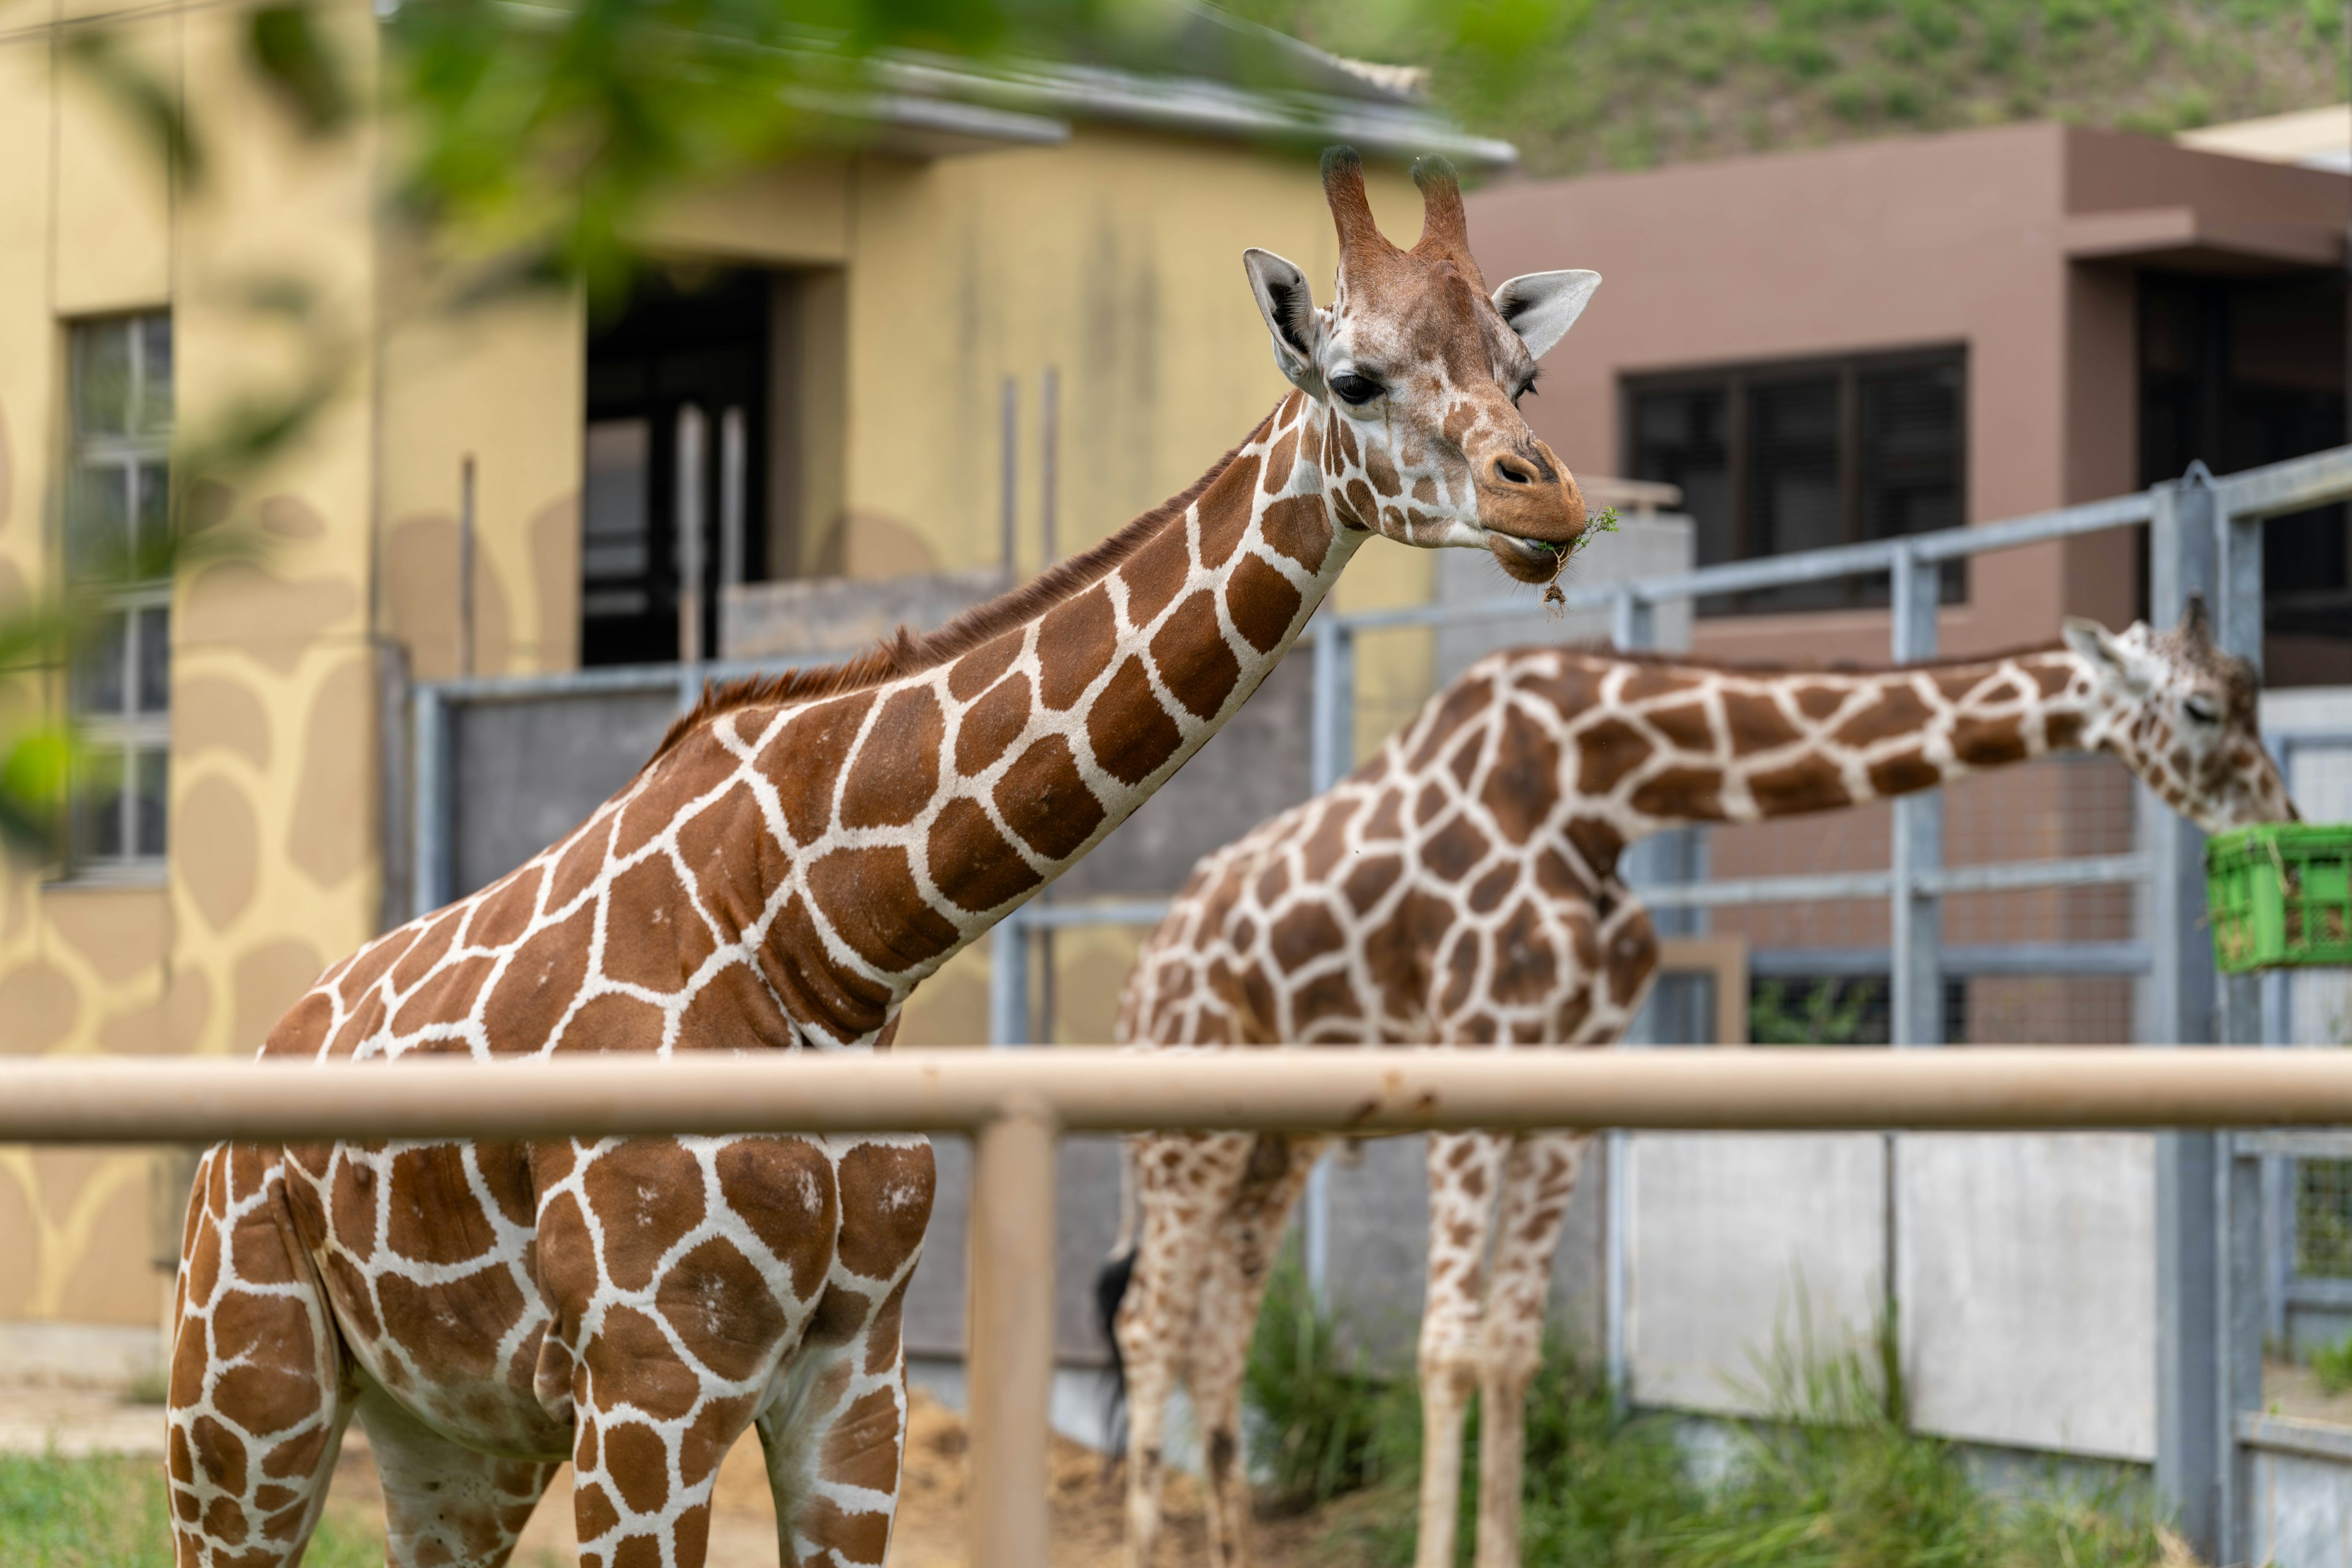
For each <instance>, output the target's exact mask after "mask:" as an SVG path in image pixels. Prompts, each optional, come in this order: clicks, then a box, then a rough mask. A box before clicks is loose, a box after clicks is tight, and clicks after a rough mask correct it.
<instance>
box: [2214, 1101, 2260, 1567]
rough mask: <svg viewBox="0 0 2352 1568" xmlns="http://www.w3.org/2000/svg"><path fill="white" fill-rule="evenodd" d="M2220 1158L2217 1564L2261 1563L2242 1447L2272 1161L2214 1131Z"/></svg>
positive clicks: (2254, 1405)
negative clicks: (2234, 1146) (2238, 1148)
mask: <svg viewBox="0 0 2352 1568" xmlns="http://www.w3.org/2000/svg"><path fill="white" fill-rule="evenodd" d="M2206 1136H2207V1137H2209V1138H2212V1139H2214V1140H2215V1141H2216V1142H2217V1144H2218V1145H2219V1148H2220V1151H2221V1158H2220V1161H2219V1166H2218V1169H2217V1171H2216V1175H2217V1177H2218V1178H2219V1186H2218V1188H2217V1190H2216V1191H2215V1194H2214V1205H2215V1208H2216V1209H2217V1211H2218V1212H2219V1215H2220V1216H2221V1249H2220V1250H2221V1265H2222V1268H2221V1303H2220V1306H2219V1308H2218V1310H2217V1311H2216V1313H2215V1317H2216V1320H2217V1322H2218V1326H2219V1328H2220V1331H2221V1352H2220V1355H2219V1357H2218V1362H2219V1377H2220V1382H2221V1399H2220V1400H2219V1401H2218V1403H2219V1405H2220V1406H2221V1409H2220V1412H2219V1415H2220V1422H2219V1426H2218V1427H2217V1429H2216V1430H2215V1432H2214V1434H2213V1442H2214V1447H2215V1448H2216V1449H2217V1451H2218V1452H2219V1453H2220V1454H2221V1457H2222V1463H2221V1467H2220V1468H2221V1509H2220V1512H2221V1520H2220V1542H2221V1552H2219V1554H2218V1555H2217V1556H2216V1557H2215V1558H2213V1559H2212V1561H2216V1562H2224V1563H2252V1562H2253V1561H2255V1558H2254V1528H2253V1527H2254V1510H2255V1497H2254V1485H2253V1482H2254V1457H2253V1451H2252V1449H2250V1448H2247V1447H2244V1446H2243V1445H2242V1444H2241V1443H2240V1442H2239V1441H2238V1421H2239V1417H2241V1416H2242V1415H2253V1414H2255V1413H2256V1412H2258V1411H2260V1410H2261V1409H2262V1407H2263V1327H2264V1322H2263V1318H2264V1312H2263V1302H2264V1290H2263V1283H2264V1282H2263V1250H2264V1248H2263V1166H2264V1165H2265V1164H2266V1163H2268V1162H2266V1161H2263V1160H2262V1159H2259V1158H2256V1157H2254V1156H2252V1155H2251V1154H2233V1153H2232V1152H2231V1134H2229V1133H2227V1132H2216V1133H2207V1134H2206Z"/></svg>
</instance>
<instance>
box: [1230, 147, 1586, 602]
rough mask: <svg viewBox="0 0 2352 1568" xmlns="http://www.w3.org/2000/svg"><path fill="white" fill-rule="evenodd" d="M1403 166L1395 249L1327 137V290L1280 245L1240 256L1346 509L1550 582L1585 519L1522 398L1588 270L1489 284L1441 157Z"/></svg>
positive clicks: (1351, 155)
mask: <svg viewBox="0 0 2352 1568" xmlns="http://www.w3.org/2000/svg"><path fill="white" fill-rule="evenodd" d="M1412 177H1413V183H1414V184H1417V185H1419V186H1420V187H1421V195H1422V205H1423V223H1422V231H1421V238H1420V240H1419V241H1418V242H1417V243H1415V245H1414V246H1413V247H1412V249H1411V250H1399V249H1398V248H1397V247H1395V246H1393V245H1391V244H1390V243H1389V242H1388V240H1387V239H1386V238H1385V237H1382V235H1381V231H1380V228H1379V226H1377V225H1376V224H1375V223H1374V222H1373V221H1372V209H1371V206H1370V203H1369V202H1368V201H1367V200H1366V198H1365V195H1364V166H1363V163H1362V162H1361V160H1360V159H1359V158H1358V157H1357V156H1356V153H1355V151H1354V150H1353V149H1352V148H1347V147H1334V148H1332V149H1330V150H1329V151H1328V152H1327V153H1324V154H1323V192H1324V195H1325V196H1326V198H1327V199H1328V201H1329V202H1330V204H1331V217H1332V221H1333V222H1334V223H1335V224H1336V225H1337V226H1338V227H1339V283H1338V289H1337V291H1336V292H1335V293H1334V295H1333V296H1332V300H1331V303H1330V304H1328V306H1320V307H1318V305H1317V304H1316V303H1315V300H1314V297H1313V294H1312V293H1311V292H1310V290H1309V289H1308V288H1307V279H1306V275H1305V274H1303V273H1301V272H1300V271H1299V270H1298V268H1296V267H1294V266H1292V265H1291V264H1290V263H1289V262H1287V261H1285V260H1284V259H1283V258H1281V257H1279V256H1276V255H1275V254H1273V253H1272V252H1271V251H1265V250H1252V251H1248V252H1246V253H1245V254H1244V257H1243V263H1244V266H1245V267H1246V268H1247V269H1248V272H1249V279H1250V288H1251V290H1252V291H1253V292H1254V293H1255V295H1256V296H1257V303H1258V310H1260V311H1261V312H1262V313H1263V314H1264V315H1265V324H1266V328H1267V330H1268V331H1270V332H1271V333H1272V334H1273V337H1274V361H1275V363H1276V365H1277V366H1278V367H1280V369H1281V371H1282V374H1284V375H1286V376H1287V377H1288V378H1289V379H1290V382H1291V384H1293V385H1294V386H1297V388H1298V389H1299V391H1301V392H1303V393H1305V394H1306V395H1307V397H1309V398H1310V399H1312V400H1313V401H1314V402H1315V404H1316V405H1318V406H1317V408H1316V409H1315V410H1314V416H1313V420H1312V423H1311V425H1310V428H1317V427H1319V428H1320V429H1321V431H1322V432H1323V439H1322V440H1321V442H1320V443H1319V446H1310V447H1309V452H1308V455H1309V456H1310V458H1312V460H1314V461H1315V462H1316V463H1318V466H1319V467H1320V468H1321V470H1322V474H1323V484H1324V490H1325V493H1326V494H1327V495H1328V498H1329V500H1330V503H1331V509H1332V512H1333V514H1334V515H1335V516H1337V517H1338V518H1339V520H1340V521H1342V522H1343V523H1346V524H1349V525H1350V526H1353V527H1357V528H1361V529H1367V530H1377V531H1380V532H1381V533H1384V534H1386V535H1388V536H1389V537H1390V538H1391V539H1395V540H1399V541H1402V542H1404V543H1407V544H1415V545H1423V546H1432V545H1465V546H1468V547H1471V548H1474V549H1483V550H1487V551H1491V552H1493V554H1494V556H1495V559H1496V561H1498V562H1500V563H1502V566H1503V570H1504V571H1506V572H1507V573H1509V574H1511V575H1512V576H1514V577H1517V578H1518V579H1519V580H1520V581H1522V582H1528V583H1547V582H1549V581H1550V580H1551V579H1552V578H1554V577H1555V576H1557V575H1559V556H1560V554H1561V553H1563V552H1567V551H1570V550H1572V549H1574V548H1575V544H1576V542H1577V540H1578V539H1579V538H1580V536H1581V535H1582V534H1583V532H1584V524H1585V518H1584V497H1583V496H1582V494H1580V492H1579V491H1578V489H1577V488H1576V480H1575V478H1574V477H1573V476H1571V475H1570V473H1569V471H1568V466H1567V465H1566V464H1564V463H1562V462H1561V461H1560V460H1559V458H1557V457H1555V456H1553V455H1552V451H1551V448H1550V447H1547V446H1545V445H1544V444H1543V443H1542V442H1541V441H1538V439H1536V437H1535V433H1534V432H1533V431H1531V430H1529V429H1528V426H1527V422H1526V421H1525V420H1523V419H1521V418H1520V417H1519V410H1518V400H1519V398H1520V397H1521V396H1522V395H1525V394H1526V392H1527V390H1528V387H1530V386H1532V385H1533V384H1535V379H1536V361H1538V359H1540V358H1542V357H1543V354H1544V352H1545V351H1546V350H1548V349H1549V348H1550V347H1551V346H1552V344H1554V343H1556V342H1559V339H1560V336H1561V334H1562V333H1564V332H1566V331H1568V329H1569V326H1570V323H1572V322H1573V321H1575V320H1576V318H1577V316H1578V314H1579V313H1580V311H1582V310H1583V309H1584V305H1585V301H1586V300H1590V299H1591V297H1592V291H1593V289H1597V288H1599V287H1600V285H1601V275H1600V274H1599V273H1597V272H1531V273H1528V274H1527V275H1525V276H1524V277H1519V278H1514V279H1510V280H1509V281H1508V282H1507V283H1505V284H1504V285H1503V286H1502V287H1501V288H1499V289H1496V290H1494V292H1493V293H1492V294H1491V295H1489V294H1488V293H1487V291H1486V279H1483V278H1482V277H1480V276H1479V272H1478V264H1477V262H1476V261H1475V260H1473V259H1472V258H1471V255H1470V231H1469V226H1468V223H1467V220H1466V219H1465V216H1464V215H1463V211H1462V191H1461V187H1460V185H1459V184H1457V183H1456V182H1455V179H1454V170H1453V168H1452V167H1451V166H1450V165H1449V164H1447V163H1445V161H1444V159H1442V158H1423V160H1421V162H1419V163H1416V164H1414V165H1413V171H1412Z"/></svg>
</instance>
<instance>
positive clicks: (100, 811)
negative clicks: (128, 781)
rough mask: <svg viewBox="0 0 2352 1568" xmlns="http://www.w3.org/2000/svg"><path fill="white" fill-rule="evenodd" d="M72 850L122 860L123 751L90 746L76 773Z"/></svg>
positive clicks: (94, 857)
mask: <svg viewBox="0 0 2352 1568" xmlns="http://www.w3.org/2000/svg"><path fill="white" fill-rule="evenodd" d="M73 853H74V855H75V856H76V857H77V858H81V859H89V860H119V859H121V858H122V856H123V854H124V847H123V837H122V753H121V752H120V751H119V750H116V749H115V748H113V747H110V746H87V747H84V748H83V750H82V754H81V760H80V764H79V768H78V770H77V771H76V773H75V776H74V791H73Z"/></svg>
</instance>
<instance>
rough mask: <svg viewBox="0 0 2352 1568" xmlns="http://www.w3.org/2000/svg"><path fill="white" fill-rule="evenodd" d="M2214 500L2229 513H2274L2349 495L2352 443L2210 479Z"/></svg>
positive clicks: (2259, 515)
mask: <svg viewBox="0 0 2352 1568" xmlns="http://www.w3.org/2000/svg"><path fill="white" fill-rule="evenodd" d="M2213 489H2214V490H2215V492H2216V493H2215V495H2214V498H2213V499H2214V500H2215V502H2216V503H2217V504H2218V505H2219V507H2220V509H2221V510H2222V511H2224V512H2226V513H2228V514H2229V515H2230V516H2231V517H2276V516H2278V515H2279V514H2280V513H2281V512H2289V511H2301V510H2304V509H2305V507H2314V506H2326V504H2328V503H2329V502H2330V501H2339V500H2347V499H2352V447H2332V448H2330V449H2329V450H2327V451H2325V452H2313V453H2311V454H2309V455H2308V456H2305V457H2301V458H2287V459H2286V460H2285V461H2284V462H2281V463H2269V464H2265V465H2264V466H2263V467H2262V468H2249V469H2247V470H2246V471H2245V472H2243V473H2242V474H2231V476H2230V477H2229V478H2227V479H2216V480H2214V481H2213Z"/></svg>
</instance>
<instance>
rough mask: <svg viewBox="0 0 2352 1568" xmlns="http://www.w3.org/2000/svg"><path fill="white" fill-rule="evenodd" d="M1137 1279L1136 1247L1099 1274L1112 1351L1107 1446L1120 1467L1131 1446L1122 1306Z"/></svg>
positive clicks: (1111, 1461)
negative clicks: (1121, 1333) (1121, 1338)
mask: <svg viewBox="0 0 2352 1568" xmlns="http://www.w3.org/2000/svg"><path fill="white" fill-rule="evenodd" d="M1134 1279H1135V1248H1134V1247H1128V1248H1127V1249H1126V1250H1124V1251H1122V1252H1118V1253H1114V1254H1113V1255H1112V1256H1111V1258H1110V1260H1109V1261H1108V1262H1107V1263H1105V1264H1104V1265H1103V1266H1102V1268H1101V1269H1100V1270H1099V1271H1097V1273H1096V1275H1095V1315H1096V1318H1097V1321H1100V1322H1101V1324H1102V1336H1103V1343H1104V1345H1106V1346H1107V1347H1108V1349H1109V1351H1110V1378H1109V1381H1108V1383H1107V1384H1105V1386H1104V1390H1103V1447H1104V1452H1105V1455H1106V1458H1107V1460H1108V1465H1109V1466H1110V1468H1117V1467H1118V1457H1119V1455H1121V1454H1122V1453H1124V1452H1125V1451H1126V1449H1127V1358H1126V1357H1125V1356H1124V1355H1122V1354H1121V1353H1120V1352H1119V1348H1118V1306H1119V1303H1120V1302H1121V1301H1124V1300H1127V1288H1128V1286H1129V1285H1130V1284H1132V1283H1133V1282H1134Z"/></svg>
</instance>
